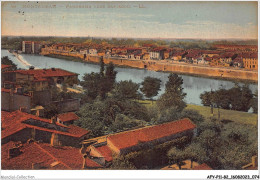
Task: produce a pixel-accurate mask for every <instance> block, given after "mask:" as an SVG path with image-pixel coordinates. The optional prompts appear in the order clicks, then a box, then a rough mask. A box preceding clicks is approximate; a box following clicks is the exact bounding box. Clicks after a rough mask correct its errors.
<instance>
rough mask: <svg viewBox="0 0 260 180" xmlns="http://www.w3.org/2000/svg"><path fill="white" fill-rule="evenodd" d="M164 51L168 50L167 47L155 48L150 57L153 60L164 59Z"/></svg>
mask: <svg viewBox="0 0 260 180" xmlns="http://www.w3.org/2000/svg"><path fill="white" fill-rule="evenodd" d="M164 51H166V48H160V47H158V48H154V49H153V50H151V51H150V53H149V54H150V59H151V60H161V59H164Z"/></svg>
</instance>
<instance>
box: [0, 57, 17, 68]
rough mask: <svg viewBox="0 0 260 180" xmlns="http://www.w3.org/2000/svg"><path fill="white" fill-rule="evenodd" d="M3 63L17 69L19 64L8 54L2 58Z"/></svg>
mask: <svg viewBox="0 0 260 180" xmlns="http://www.w3.org/2000/svg"><path fill="white" fill-rule="evenodd" d="M1 64H5V65H11V66H12V67H11V70H17V65H16V64H14V63H13V61H11V60H10V59H9V57H8V56H4V57H2V58H1Z"/></svg>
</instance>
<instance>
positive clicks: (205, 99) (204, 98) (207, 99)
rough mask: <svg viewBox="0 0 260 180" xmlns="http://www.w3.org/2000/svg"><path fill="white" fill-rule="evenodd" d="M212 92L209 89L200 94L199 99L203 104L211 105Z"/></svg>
mask: <svg viewBox="0 0 260 180" xmlns="http://www.w3.org/2000/svg"><path fill="white" fill-rule="evenodd" d="M213 93H214V92H212V91H209V92H206V91H205V92H204V93H202V94H200V99H201V103H202V104H203V105H204V106H211V105H212V95H213Z"/></svg>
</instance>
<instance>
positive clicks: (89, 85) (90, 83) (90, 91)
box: [80, 72, 101, 99]
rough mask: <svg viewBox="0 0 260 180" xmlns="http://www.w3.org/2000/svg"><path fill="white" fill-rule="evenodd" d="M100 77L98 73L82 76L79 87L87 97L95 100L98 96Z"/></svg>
mask: <svg viewBox="0 0 260 180" xmlns="http://www.w3.org/2000/svg"><path fill="white" fill-rule="evenodd" d="M100 83H101V76H100V74H99V73H94V72H92V73H90V74H85V75H84V76H83V81H81V82H80V84H81V86H83V88H84V89H86V90H87V91H86V94H87V96H89V97H91V98H92V99H95V98H96V97H97V96H98V95H99V91H100Z"/></svg>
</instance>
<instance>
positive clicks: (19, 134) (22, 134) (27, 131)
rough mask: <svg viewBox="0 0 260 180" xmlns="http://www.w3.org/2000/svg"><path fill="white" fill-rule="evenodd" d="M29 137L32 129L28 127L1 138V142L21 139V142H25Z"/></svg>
mask: <svg viewBox="0 0 260 180" xmlns="http://www.w3.org/2000/svg"><path fill="white" fill-rule="evenodd" d="M30 138H32V130H31V129H29V128H25V129H23V130H21V131H19V132H17V133H14V134H12V135H10V136H8V137H5V138H3V139H1V143H2V144H5V143H8V142H9V141H21V142H22V143H25V142H26V141H27V140H28V139H30Z"/></svg>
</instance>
